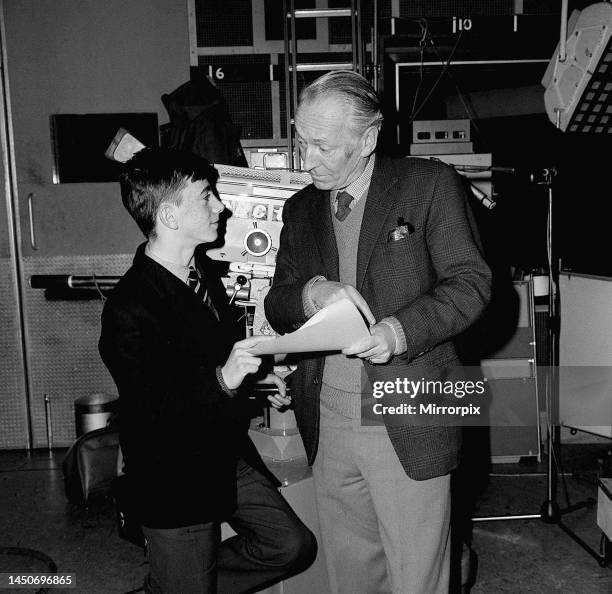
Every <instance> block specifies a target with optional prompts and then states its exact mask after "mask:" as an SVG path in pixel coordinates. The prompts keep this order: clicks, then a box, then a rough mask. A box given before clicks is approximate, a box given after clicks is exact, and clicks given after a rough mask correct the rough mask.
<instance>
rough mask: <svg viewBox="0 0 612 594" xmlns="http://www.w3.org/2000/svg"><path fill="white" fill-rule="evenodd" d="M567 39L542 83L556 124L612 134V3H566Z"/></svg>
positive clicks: (571, 129)
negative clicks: (576, 6) (577, 5)
mask: <svg viewBox="0 0 612 594" xmlns="http://www.w3.org/2000/svg"><path fill="white" fill-rule="evenodd" d="M563 8H564V10H562V16H561V39H560V41H559V45H558V46H557V49H556V51H555V54H554V56H553V58H552V60H551V61H550V63H549V65H548V68H547V69H546V72H545V74H544V77H543V78H542V85H543V86H544V88H545V89H546V90H545V92H544V104H545V106H546V113H547V114H548V117H549V119H550V121H551V122H552V123H553V124H555V125H556V126H557V128H559V130H561V131H563V132H566V131H567V132H582V133H591V134H612V43H611V38H612V4H610V3H608V2H597V3H596V4H592V5H591V6H587V7H586V8H584V9H583V10H574V11H573V12H572V14H571V16H570V18H569V21H568V22H567V28H565V21H566V18H567V1H566V0H564V2H563Z"/></svg>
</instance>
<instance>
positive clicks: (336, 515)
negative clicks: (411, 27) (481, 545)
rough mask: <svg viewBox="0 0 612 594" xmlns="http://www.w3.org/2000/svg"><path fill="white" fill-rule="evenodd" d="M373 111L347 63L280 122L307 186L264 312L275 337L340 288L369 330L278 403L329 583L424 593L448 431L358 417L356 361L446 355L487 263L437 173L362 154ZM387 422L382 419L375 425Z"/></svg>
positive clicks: (427, 165)
mask: <svg viewBox="0 0 612 594" xmlns="http://www.w3.org/2000/svg"><path fill="white" fill-rule="evenodd" d="M381 123H382V115H381V111H380V105H379V101H378V98H377V96H376V94H375V92H374V90H373V89H372V87H371V86H370V85H369V84H368V82H367V81H366V80H365V79H364V78H362V77H361V76H359V75H358V74H355V73H352V72H345V71H337V72H332V73H329V74H326V75H324V76H322V77H321V78H319V79H317V80H316V81H314V82H313V83H312V84H311V85H309V86H308V87H306V88H305V89H304V90H303V92H302V94H301V97H300V105H299V109H298V111H297V114H296V120H295V128H296V135H297V141H298V143H299V146H300V151H301V154H302V158H303V160H304V168H305V169H306V170H307V171H308V172H309V173H310V175H311V176H312V181H313V183H312V185H310V186H308V187H306V188H304V189H303V190H301V191H300V192H298V193H297V194H296V195H295V196H293V197H292V198H291V199H289V200H288V201H287V203H286V204H285V208H284V212H283V220H284V226H283V230H282V235H281V242H280V248H279V252H278V258H277V266H276V273H275V276H274V282H273V285H272V288H271V290H270V292H269V293H268V296H267V299H266V303H265V306H266V315H267V318H268V320H269V321H270V323H271V325H272V327H273V328H275V329H276V330H277V331H278V332H281V333H284V332H290V331H293V330H295V329H296V328H299V327H300V325H301V324H303V323H304V322H306V320H308V318H309V317H311V316H312V315H314V313H316V311H317V310H319V309H321V308H323V307H325V306H327V305H329V304H331V303H333V302H335V301H337V300H339V299H341V298H348V299H350V300H351V301H352V302H353V303H354V304H355V305H356V306H357V307H358V308H359V309H360V310H361V312H362V313H363V315H364V316H365V317H366V319H367V320H368V322H369V323H370V324H371V327H370V334H371V336H370V337H369V338H367V339H365V340H363V341H362V342H360V343H358V344H355V345H353V346H352V347H350V348H348V349H345V350H344V351H343V352H342V353H332V354H328V355H327V356H321V354H320V353H317V354H315V355H313V356H311V357H308V356H305V357H304V358H303V359H302V361H301V362H300V364H299V366H298V370H297V371H296V372H295V373H294V374H293V379H292V386H293V395H294V398H293V400H294V407H295V412H296V417H297V420H298V425H299V428H300V431H301V435H302V438H303V440H304V445H305V447H306V451H307V453H308V457H309V461H310V463H311V464H313V474H314V479H315V487H316V497H317V505H318V510H319V517H320V521H321V529H322V541H323V543H322V544H323V548H324V550H325V554H326V558H327V564H328V569H329V575H330V580H331V584H332V588H333V591H334V592H343V593H347V594H348V593H351V594H354V593H364V594H366V593H371V592H388V591H392V592H394V593H396V594H406V593H410V594H415V593H419V592H423V593H427V594H431V593H433V592H446V591H447V590H448V585H449V551H450V545H449V541H450V476H449V473H450V471H451V470H452V469H453V468H454V467H455V466H456V465H457V462H458V457H459V447H460V439H459V438H460V430H459V429H458V428H457V427H432V426H421V427H417V426H387V427H386V430H384V429H383V430H381V431H372V430H364V429H363V428H362V427H361V426H360V423H359V419H360V406H361V392H362V381H361V378H362V371H363V370H364V368H365V371H366V372H367V374H368V375H369V376H372V371H374V370H375V368H376V367H378V366H379V365H380V364H387V365H386V366H385V368H386V369H387V371H388V368H389V367H390V368H391V369H392V370H393V366H396V369H397V372H398V375H400V374H402V375H408V376H410V372H411V369H412V370H413V373H417V372H416V371H414V370H416V369H418V370H419V371H418V373H419V376H418V378H416V379H420V377H421V376H420V373H421V372H422V369H424V368H429V369H441V368H445V367H449V366H453V365H456V364H457V363H458V359H457V355H456V352H455V349H454V347H453V344H452V342H451V341H452V339H453V337H454V336H456V335H457V334H459V333H461V332H462V331H464V330H465V329H466V328H467V327H468V326H470V325H471V324H472V323H473V322H474V321H475V320H476V319H477V318H478V317H479V315H480V313H481V311H482V310H483V308H484V307H485V305H486V303H487V301H488V299H489V294H490V271H489V269H488V267H487V265H486V264H485V262H484V261H483V257H482V254H481V250H480V247H479V240H478V238H477V233H476V230H475V227H474V223H473V220H472V216H471V213H470V211H469V207H468V205H467V203H466V198H465V194H464V192H463V188H462V185H461V183H460V181H459V179H458V176H457V175H456V173H455V172H454V171H453V170H452V168H450V167H448V166H446V165H443V164H440V163H435V162H431V161H427V160H422V159H391V158H387V157H385V156H383V155H381V154H376V153H375V149H376V143H377V138H378V132H379V129H380V126H381ZM386 421H387V419H385V422H386Z"/></svg>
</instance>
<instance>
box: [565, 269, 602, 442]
mask: <svg viewBox="0 0 612 594" xmlns="http://www.w3.org/2000/svg"><path fill="white" fill-rule="evenodd" d="M560 291H561V336H560V346H559V364H560V365H561V367H562V369H561V373H560V377H559V415H560V420H561V422H562V423H564V424H566V425H570V426H577V427H581V428H584V429H587V430H588V431H592V432H594V433H598V434H601V435H606V436H610V435H612V418H610V403H611V400H612V392H611V391H610V390H611V389H612V388H611V387H612V279H610V280H604V279H598V278H587V277H582V276H577V275H571V276H569V275H561V278H560ZM599 420H601V424H599ZM587 423H588V424H587ZM579 437H580V436H579ZM582 437H583V438H584V437H585V436H584V435H583V436H582Z"/></svg>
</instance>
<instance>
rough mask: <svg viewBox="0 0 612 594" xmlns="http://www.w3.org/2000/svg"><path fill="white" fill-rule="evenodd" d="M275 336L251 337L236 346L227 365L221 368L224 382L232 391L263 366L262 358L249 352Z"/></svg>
mask: <svg viewBox="0 0 612 594" xmlns="http://www.w3.org/2000/svg"><path fill="white" fill-rule="evenodd" d="M273 339H274V336H251V338H245V339H244V340H241V341H239V342H237V343H236V344H234V347H233V348H232V352H231V353H230V355H229V357H228V358H227V361H226V362H225V365H224V366H223V367H222V368H221V375H223V381H224V382H225V385H226V386H227V387H228V388H229V389H230V390H235V389H236V388H238V386H240V384H241V383H242V380H243V379H244V378H245V376H247V375H249V374H250V373H256V372H257V370H258V369H259V366H260V365H261V357H256V356H255V355H252V354H251V353H250V352H249V349H251V348H253V347H254V346H255V345H256V344H259V343H260V342H265V341H266V340H273Z"/></svg>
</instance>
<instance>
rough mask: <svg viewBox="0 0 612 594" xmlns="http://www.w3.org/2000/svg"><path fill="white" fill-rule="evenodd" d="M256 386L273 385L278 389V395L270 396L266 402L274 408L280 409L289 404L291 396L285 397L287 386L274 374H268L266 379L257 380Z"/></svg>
mask: <svg viewBox="0 0 612 594" xmlns="http://www.w3.org/2000/svg"><path fill="white" fill-rule="evenodd" d="M257 383H258V384H274V385H275V386H276V387H277V388H278V394H270V395H269V396H268V401H269V402H270V404H271V405H272V406H273V407H274V408H281V407H283V406H289V405H290V404H291V396H287V386H286V385H285V382H284V380H283V379H282V378H280V377H278V375H276V374H274V373H268V375H266V377H264V378H262V379H260V380H257Z"/></svg>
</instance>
